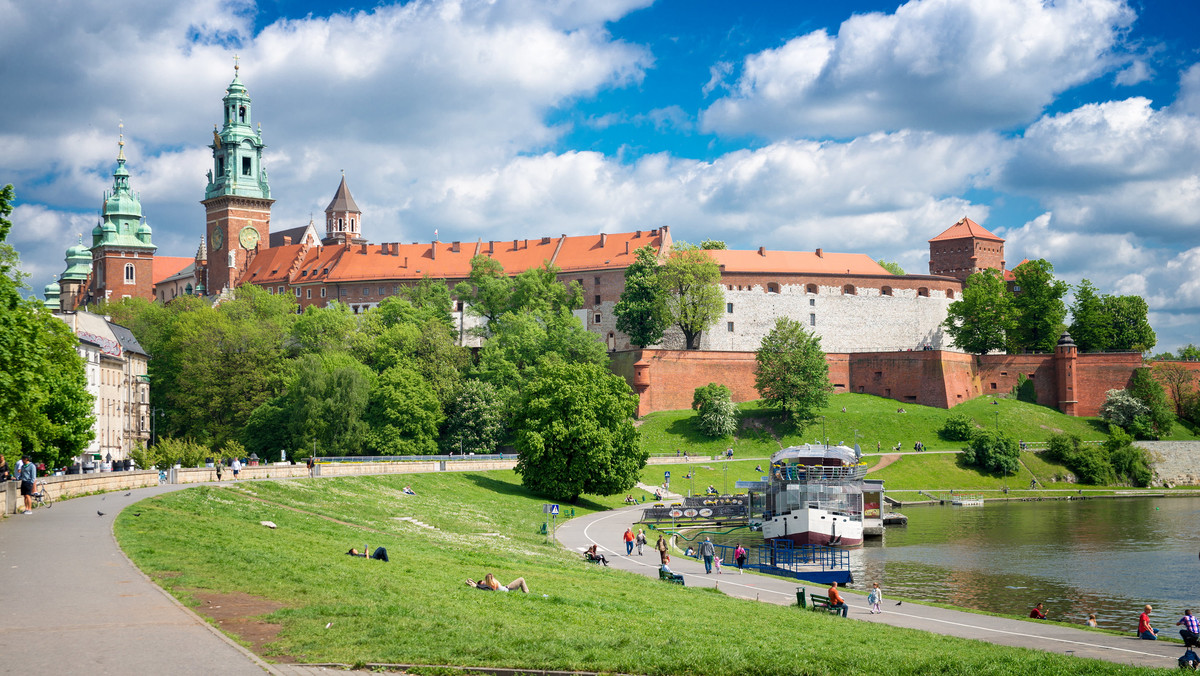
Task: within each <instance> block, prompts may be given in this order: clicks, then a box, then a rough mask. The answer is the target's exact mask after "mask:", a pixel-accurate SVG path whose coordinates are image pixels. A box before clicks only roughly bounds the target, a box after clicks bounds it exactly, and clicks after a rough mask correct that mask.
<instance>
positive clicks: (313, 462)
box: [308, 455, 317, 479]
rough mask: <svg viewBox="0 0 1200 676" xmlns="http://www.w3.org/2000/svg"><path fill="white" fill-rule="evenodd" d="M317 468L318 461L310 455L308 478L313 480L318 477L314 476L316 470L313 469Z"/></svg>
mask: <svg viewBox="0 0 1200 676" xmlns="http://www.w3.org/2000/svg"><path fill="white" fill-rule="evenodd" d="M316 466H317V459H316V458H314V457H312V456H311V455H310V456H308V478H310V479H311V478H313V477H314V476H316V475H315V474H314V471H315V470H314V469H313V468H314V467H316Z"/></svg>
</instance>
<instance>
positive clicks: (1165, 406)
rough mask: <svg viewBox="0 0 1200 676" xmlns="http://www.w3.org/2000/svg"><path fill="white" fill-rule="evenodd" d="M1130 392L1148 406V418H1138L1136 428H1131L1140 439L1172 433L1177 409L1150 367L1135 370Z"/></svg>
mask: <svg viewBox="0 0 1200 676" xmlns="http://www.w3.org/2000/svg"><path fill="white" fill-rule="evenodd" d="M1129 394H1130V395H1131V396H1133V398H1135V399H1137V400H1138V401H1140V402H1141V403H1142V405H1143V406H1145V407H1146V414H1145V415H1146V419H1145V420H1136V419H1135V424H1136V427H1135V428H1129V427H1127V428H1126V429H1127V430H1129V431H1130V432H1132V433H1133V434H1134V436H1136V437H1137V438H1138V439H1160V438H1162V437H1164V436H1166V435H1168V434H1170V433H1171V427H1172V425H1174V423H1175V411H1174V408H1173V407H1172V406H1171V403H1170V402H1169V401H1167V393H1166V391H1165V390H1163V386H1162V384H1161V383H1159V382H1158V381H1157V380H1155V379H1154V376H1153V375H1151V372H1150V369H1148V368H1140V369H1137V370H1135V371H1134V372H1133V377H1132V378H1130V379H1129Z"/></svg>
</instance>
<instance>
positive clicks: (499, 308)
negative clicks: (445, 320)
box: [454, 254, 513, 330]
mask: <svg viewBox="0 0 1200 676" xmlns="http://www.w3.org/2000/svg"><path fill="white" fill-rule="evenodd" d="M512 292H513V289H512V280H511V279H509V278H508V275H506V274H505V273H504V266H503V265H501V264H500V261H498V260H496V259H494V258H491V257H489V256H484V255H482V254H480V255H478V256H475V257H473V258H471V274H470V275H469V276H468V277H467V281H465V282H459V283H458V284H456V285H455V287H454V295H455V296H457V297H458V299H459V300H462V301H464V302H466V303H467V311H468V312H470V313H471V314H473V315H475V316H477V317H483V318H484V319H486V320H487V327H486V328H487V329H489V330H490V329H491V327H492V324H493V323H495V321H496V320H497V319H499V318H500V315H502V314H504V313H505V312H507V311H508V310H509V303H510V300H511V298H512Z"/></svg>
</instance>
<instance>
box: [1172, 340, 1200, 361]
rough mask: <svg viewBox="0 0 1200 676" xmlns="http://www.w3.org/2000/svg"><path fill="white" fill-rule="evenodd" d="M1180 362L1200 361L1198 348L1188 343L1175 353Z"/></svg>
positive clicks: (1199, 349) (1199, 348)
mask: <svg viewBox="0 0 1200 676" xmlns="http://www.w3.org/2000/svg"><path fill="white" fill-rule="evenodd" d="M1176 355H1177V356H1178V357H1179V360H1180V361H1200V347H1196V346H1195V345H1192V344H1191V343H1188V344H1187V345H1185V346H1184V347H1181V348H1179V351H1178V352H1177V353H1176Z"/></svg>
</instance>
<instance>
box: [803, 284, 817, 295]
mask: <svg viewBox="0 0 1200 676" xmlns="http://www.w3.org/2000/svg"><path fill="white" fill-rule="evenodd" d="M816 292H817V285H816V284H809V285H808V286H806V287H804V293H816Z"/></svg>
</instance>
